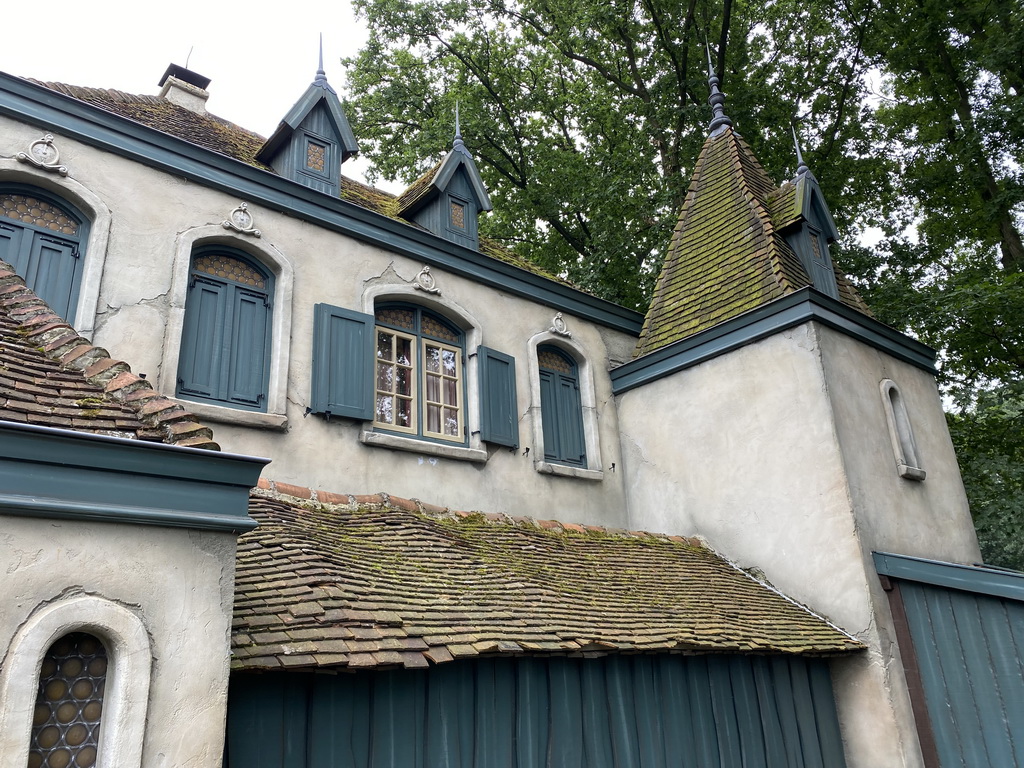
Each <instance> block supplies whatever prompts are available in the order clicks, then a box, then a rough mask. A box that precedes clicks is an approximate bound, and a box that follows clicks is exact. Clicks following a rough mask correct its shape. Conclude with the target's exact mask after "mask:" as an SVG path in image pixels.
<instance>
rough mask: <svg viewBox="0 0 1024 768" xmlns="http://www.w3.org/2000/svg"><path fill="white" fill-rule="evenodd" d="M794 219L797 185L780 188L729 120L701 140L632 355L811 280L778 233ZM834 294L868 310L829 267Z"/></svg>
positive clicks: (646, 350)
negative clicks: (835, 287) (834, 283)
mask: <svg viewBox="0 0 1024 768" xmlns="http://www.w3.org/2000/svg"><path fill="white" fill-rule="evenodd" d="M798 220H799V214H798V212H797V200H796V186H795V185H793V184H792V183H789V182H787V183H786V184H784V185H783V186H782V187H781V188H776V186H775V185H774V183H773V182H772V181H771V179H770V178H769V177H768V175H767V173H765V171H764V169H763V168H762V167H761V164H760V163H759V162H758V161H757V158H755V157H754V154H753V152H752V151H751V149H750V147H749V146H748V145H747V143H746V142H745V141H743V139H742V138H741V137H740V136H739V134H737V133H736V132H735V131H734V130H733V129H732V128H731V127H726V128H725V129H724V130H722V131H721V132H720V133H717V134H715V135H712V136H711V137H709V138H708V140H707V141H706V142H705V144H704V148H703V150H702V151H701V154H700V157H699V158H698V160H697V164H696V167H695V170H694V173H693V177H692V179H691V181H690V186H689V189H688V190H687V193H686V198H685V200H684V202H683V208H682V211H681V212H680V215H679V220H678V222H677V223H676V227H675V231H674V232H673V236H672V240H671V243H670V245H669V249H668V252H667V254H666V258H665V263H664V266H663V267H662V272H661V275H660V277H659V278H658V282H657V284H656V286H655V290H654V296H653V298H652V300H651V305H650V309H649V310H648V312H647V317H646V318H645V320H644V326H643V330H642V331H641V334H640V339H639V341H638V342H637V346H636V349H635V352H634V354H635V355H644V354H647V353H648V352H653V351H654V350H656V349H660V348H661V347H664V346H667V345H668V344H671V343H672V342H675V341H679V340H680V339H684V338H687V337H688V336H692V335H693V334H695V333H698V332H700V331H703V330H705V329H707V328H711V327H712V326H714V325H717V324H719V323H721V322H723V321H725V320H728V319H730V318H732V317H736V316H737V315H740V314H743V313H744V312H748V311H750V310H752V309H755V308H757V307H759V306H761V305H763V304H766V303H767V302H769V301H772V300H774V299H777V298H780V297H782V296H784V295H786V294H789V293H792V292H793V291H796V290H799V289H801V288H804V287H807V286H809V285H810V284H811V281H810V278H809V277H808V275H807V272H806V270H805V269H804V267H803V264H802V263H801V262H800V259H799V257H798V256H797V255H796V253H795V252H794V251H793V249H792V248H791V247H790V246H789V244H788V243H787V242H786V240H785V238H784V237H783V236H782V235H781V234H780V232H781V230H782V229H783V228H785V227H788V226H790V225H792V224H793V223H795V222H797V221H798ZM836 275H837V282H838V283H839V296H840V300H841V301H843V302H844V303H846V304H848V305H850V306H852V307H854V308H856V309H858V310H860V311H865V312H866V311H867V307H866V306H865V305H864V302H863V301H862V300H861V299H860V297H859V296H858V295H857V293H856V291H855V290H854V288H853V286H852V285H851V284H850V282H849V280H848V279H846V278H845V276H842V275H841V271H840V270H839V269H838V268H837V269H836Z"/></svg>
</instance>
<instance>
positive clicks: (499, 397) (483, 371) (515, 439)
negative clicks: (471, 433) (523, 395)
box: [477, 347, 519, 448]
mask: <svg viewBox="0 0 1024 768" xmlns="http://www.w3.org/2000/svg"><path fill="white" fill-rule="evenodd" d="M477 361H478V362H479V365H480V437H481V439H483V440H486V441H487V442H489V443H496V444H498V445H506V446H508V447H510V448H518V447H519V418H518V407H517V405H516V361H515V358H513V357H511V356H509V355H506V354H504V353H503V352H498V351H497V350H494V349H490V348H489V347H480V348H479V349H478V350H477Z"/></svg>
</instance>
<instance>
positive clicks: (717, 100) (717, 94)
mask: <svg viewBox="0 0 1024 768" xmlns="http://www.w3.org/2000/svg"><path fill="white" fill-rule="evenodd" d="M705 45H706V46H707V51H708V88H709V89H710V90H711V96H710V97H709V98H708V103H709V104H710V105H711V111H712V118H711V135H712V136H715V135H717V134H719V133H721V131H722V130H723V129H724V128H726V127H729V128H731V127H732V120H730V119H729V118H728V117H726V114H725V106H724V105H725V94H724V93H722V91H721V90H720V89H719V87H718V86H719V85H720V84H721V82H722V81H721V80H719V79H718V75H717V74H715V65H714V63H713V62H712V61H711V43H709V42H705Z"/></svg>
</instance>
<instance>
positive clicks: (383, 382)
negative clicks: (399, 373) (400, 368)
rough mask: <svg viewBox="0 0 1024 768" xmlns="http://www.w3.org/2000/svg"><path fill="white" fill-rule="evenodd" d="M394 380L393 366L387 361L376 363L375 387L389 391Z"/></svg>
mask: <svg viewBox="0 0 1024 768" xmlns="http://www.w3.org/2000/svg"><path fill="white" fill-rule="evenodd" d="M394 381H395V367H394V366H393V365H388V364H387V363H377V389H378V390H381V391H383V392H391V391H392V386H391V385H392V384H393V383H394Z"/></svg>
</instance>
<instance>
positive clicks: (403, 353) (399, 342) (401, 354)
mask: <svg viewBox="0 0 1024 768" xmlns="http://www.w3.org/2000/svg"><path fill="white" fill-rule="evenodd" d="M395 346H396V347H397V349H398V358H397V359H398V362H399V363H401V364H402V365H412V339H407V338H405V337H404V336H399V337H398V338H397V339H396V344H395Z"/></svg>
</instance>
